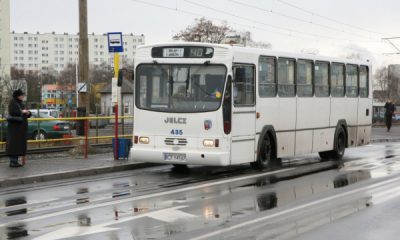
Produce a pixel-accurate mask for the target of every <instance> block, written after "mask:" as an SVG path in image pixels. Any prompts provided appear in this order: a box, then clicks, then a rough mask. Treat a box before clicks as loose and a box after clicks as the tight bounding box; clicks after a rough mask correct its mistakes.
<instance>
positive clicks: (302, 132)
mask: <svg viewBox="0 0 400 240" xmlns="http://www.w3.org/2000/svg"><path fill="white" fill-rule="evenodd" d="M370 76H371V67H370V64H369V63H368V62H363V61H354V60H343V59H342V60H340V59H332V58H327V57H317V56H314V55H304V54H303V55H302V54H291V53H283V52H272V51H270V50H266V49H255V48H245V47H237V46H229V45H217V44H206V43H168V44H157V45H147V46H141V47H139V48H138V49H137V52H136V58H135V90H134V91H135V92H134V94H135V104H134V132H133V135H134V137H133V142H134V143H133V146H132V148H131V158H132V159H133V160H135V161H140V162H153V163H168V164H174V165H179V164H184V165H188V164H199V165H214V166H226V165H234V164H242V163H250V164H251V165H252V166H253V167H255V168H258V169H264V168H268V167H270V166H271V165H273V164H275V163H277V161H278V159H280V158H283V157H292V156H297V155H303V154H308V153H316V152H318V153H319V155H320V157H321V158H322V159H341V158H342V156H343V154H344V151H345V148H347V147H356V146H361V145H365V144H368V143H369V142H370V136H371V122H372V97H371V95H372V94H371V92H372V91H371V81H370Z"/></svg>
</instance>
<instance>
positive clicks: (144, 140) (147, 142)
mask: <svg viewBox="0 0 400 240" xmlns="http://www.w3.org/2000/svg"><path fill="white" fill-rule="evenodd" d="M139 143H141V144H149V143H150V139H149V138H148V137H140V138H139Z"/></svg>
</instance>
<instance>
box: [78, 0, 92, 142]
mask: <svg viewBox="0 0 400 240" xmlns="http://www.w3.org/2000/svg"><path fill="white" fill-rule="evenodd" d="M78 1H79V66H78V69H79V82H80V83H81V84H86V89H87V91H86V93H84V92H82V91H80V92H79V93H78V95H79V96H78V97H79V105H78V109H77V110H78V117H82V116H86V115H87V114H88V113H89V107H90V103H89V41H88V21H87V0H78ZM77 87H78V86H77ZM84 124H85V123H84V121H80V123H79V124H77V135H80V136H83V135H85V133H84V132H85V131H84Z"/></svg>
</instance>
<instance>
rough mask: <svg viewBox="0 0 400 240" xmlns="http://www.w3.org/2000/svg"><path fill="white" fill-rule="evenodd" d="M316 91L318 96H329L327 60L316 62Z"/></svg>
mask: <svg viewBox="0 0 400 240" xmlns="http://www.w3.org/2000/svg"><path fill="white" fill-rule="evenodd" d="M314 92H315V96H316V97H328V96H329V63H327V62H316V63H315V66H314Z"/></svg>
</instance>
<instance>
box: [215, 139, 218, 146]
mask: <svg viewBox="0 0 400 240" xmlns="http://www.w3.org/2000/svg"><path fill="white" fill-rule="evenodd" d="M215 147H216V148H217V147H219V139H215Z"/></svg>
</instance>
